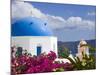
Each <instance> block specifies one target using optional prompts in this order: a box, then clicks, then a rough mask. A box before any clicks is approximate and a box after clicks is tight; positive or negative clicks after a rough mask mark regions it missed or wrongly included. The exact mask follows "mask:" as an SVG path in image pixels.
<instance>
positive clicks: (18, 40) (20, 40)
mask: <svg viewBox="0 0 100 75" xmlns="http://www.w3.org/2000/svg"><path fill="white" fill-rule="evenodd" d="M11 46H17V47H23V49H27V50H28V49H29V37H24V36H23V37H12V38H11Z"/></svg>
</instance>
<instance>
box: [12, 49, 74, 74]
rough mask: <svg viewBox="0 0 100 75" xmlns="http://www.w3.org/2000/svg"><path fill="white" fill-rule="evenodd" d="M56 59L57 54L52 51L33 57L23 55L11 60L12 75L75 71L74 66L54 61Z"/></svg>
mask: <svg viewBox="0 0 100 75" xmlns="http://www.w3.org/2000/svg"><path fill="white" fill-rule="evenodd" d="M56 58H57V57H56V54H55V53H54V52H52V51H50V53H48V54H44V53H43V54H40V55H39V56H33V57H32V56H29V55H25V54H22V55H20V56H19V57H15V58H12V60H11V63H12V65H11V70H12V75H15V74H30V73H42V72H59V71H69V70H73V66H72V64H69V63H63V62H62V63H60V62H59V61H54V60H55V59H56Z"/></svg>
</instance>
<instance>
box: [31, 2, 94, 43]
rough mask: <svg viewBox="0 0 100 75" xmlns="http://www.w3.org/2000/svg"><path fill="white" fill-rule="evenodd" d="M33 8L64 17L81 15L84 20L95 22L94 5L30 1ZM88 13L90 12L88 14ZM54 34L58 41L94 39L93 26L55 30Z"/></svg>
mask: <svg viewBox="0 0 100 75" xmlns="http://www.w3.org/2000/svg"><path fill="white" fill-rule="evenodd" d="M31 4H32V5H33V6H34V7H35V8H38V9H40V10H41V12H43V13H44V14H49V15H54V16H60V17H63V18H64V19H67V18H69V17H70V16H74V17H77V16H78V17H81V18H82V19H85V20H90V21H93V22H95V19H96V16H95V13H96V12H95V11H96V8H95V6H88V5H73V4H51V3H34V2H33V3H31ZM89 13H90V14H89ZM54 35H56V36H57V37H58V40H59V41H77V40H81V39H85V40H90V39H95V26H94V28H93V29H91V30H89V29H81V28H80V29H74V28H72V29H67V28H65V29H61V30H55V31H54Z"/></svg>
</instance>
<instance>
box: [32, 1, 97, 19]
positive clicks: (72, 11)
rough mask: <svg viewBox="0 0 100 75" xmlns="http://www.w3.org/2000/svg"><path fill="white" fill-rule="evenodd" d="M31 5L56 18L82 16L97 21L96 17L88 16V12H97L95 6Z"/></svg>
mask: <svg viewBox="0 0 100 75" xmlns="http://www.w3.org/2000/svg"><path fill="white" fill-rule="evenodd" d="M31 4H32V5H33V6H34V7H36V8H38V9H40V10H41V11H42V12H43V13H45V14H51V15H54V16H62V17H63V18H65V19H66V18H68V17H70V16H80V17H82V18H84V19H89V20H95V16H88V15H87V13H88V12H95V10H96V8H95V6H88V5H75V4H56V3H52V4H51V3H39V2H38V3H36V2H31Z"/></svg>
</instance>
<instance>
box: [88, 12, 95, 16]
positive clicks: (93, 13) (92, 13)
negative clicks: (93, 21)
mask: <svg viewBox="0 0 100 75" xmlns="http://www.w3.org/2000/svg"><path fill="white" fill-rule="evenodd" d="M88 15H89V16H95V15H96V12H94V11H93V12H88Z"/></svg>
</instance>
